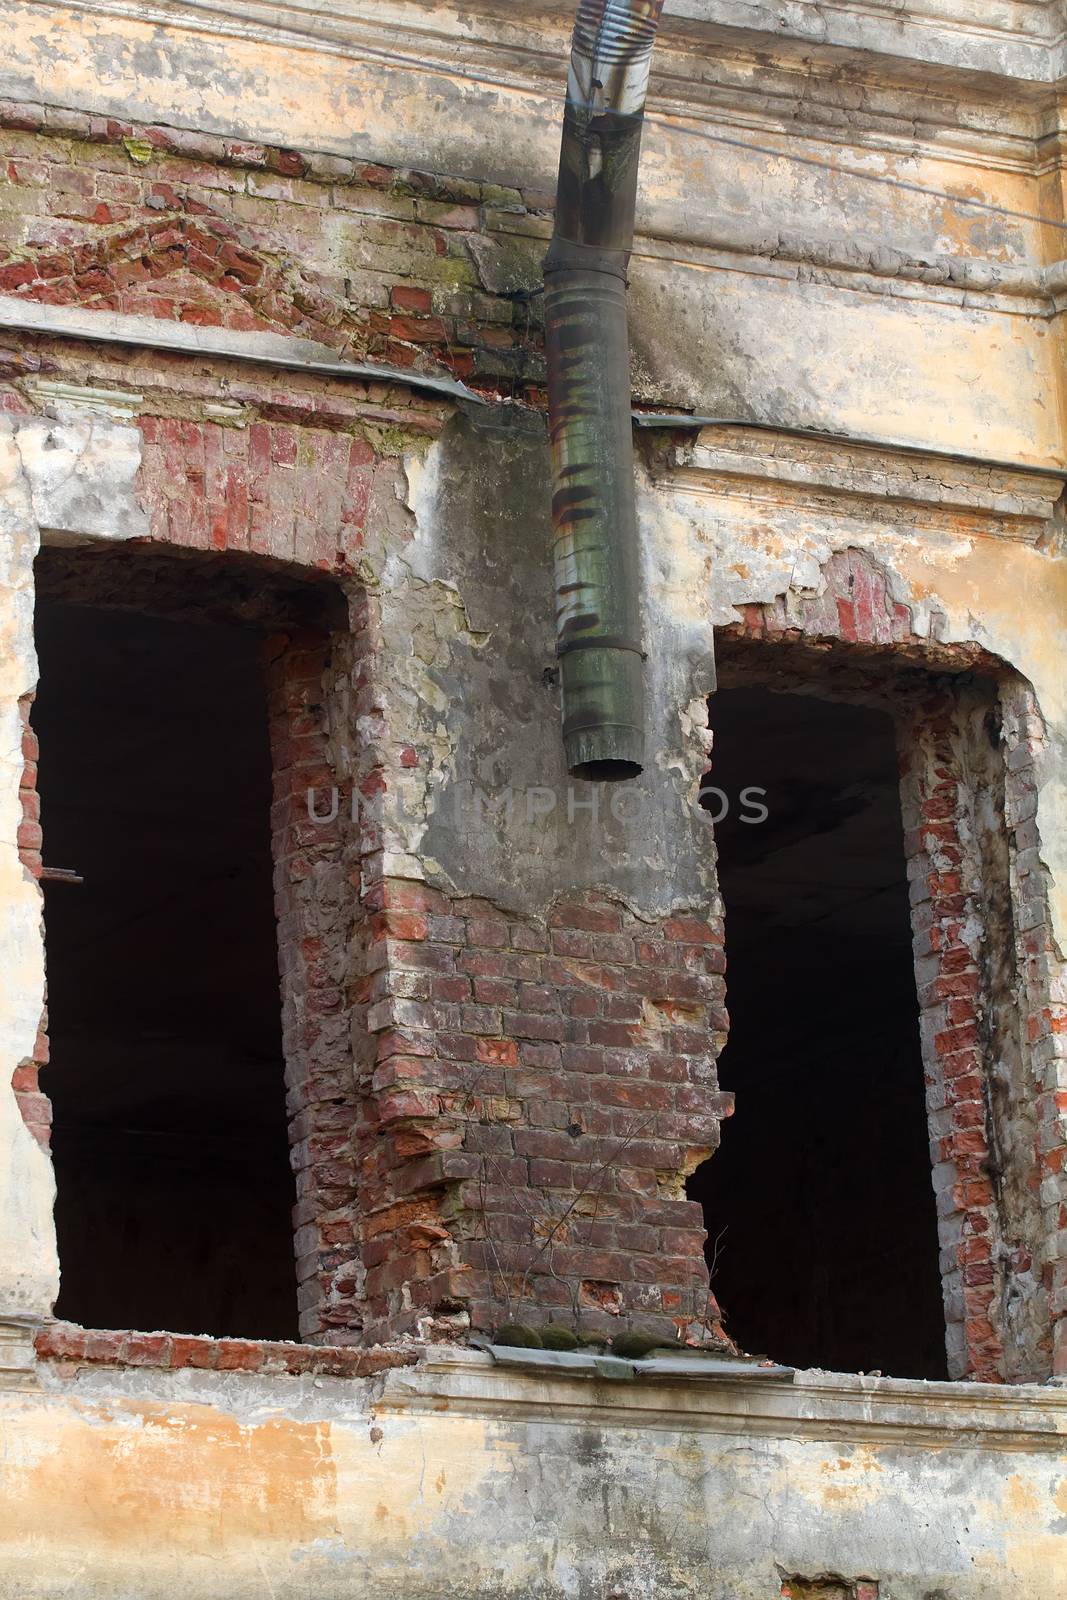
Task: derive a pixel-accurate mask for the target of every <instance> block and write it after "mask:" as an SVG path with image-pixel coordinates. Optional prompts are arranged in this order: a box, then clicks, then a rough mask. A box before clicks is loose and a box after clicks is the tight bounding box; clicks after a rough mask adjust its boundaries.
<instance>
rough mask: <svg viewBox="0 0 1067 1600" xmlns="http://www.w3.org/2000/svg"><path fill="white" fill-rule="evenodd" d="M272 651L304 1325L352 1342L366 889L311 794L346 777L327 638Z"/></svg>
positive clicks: (278, 862)
mask: <svg viewBox="0 0 1067 1600" xmlns="http://www.w3.org/2000/svg"><path fill="white" fill-rule="evenodd" d="M266 649H267V655H268V690H269V695H270V718H271V750H272V756H273V764H274V805H273V809H272V813H271V826H272V834H273V849H274V862H275V906H276V910H277V917H278V946H279V965H280V969H281V981H282V1042H283V1048H284V1052H285V1060H286V1083H287V1086H288V1108H289V1116H290V1125H289V1126H290V1145H291V1159H292V1163H293V1168H294V1172H295V1175H296V1190H297V1198H296V1207H295V1210H294V1230H295V1247H296V1258H297V1279H298V1284H299V1289H298V1303H299V1310H300V1332H301V1336H302V1337H303V1338H306V1339H314V1340H323V1341H325V1340H327V1339H331V1340H335V1341H340V1342H342V1343H344V1342H352V1341H356V1340H358V1339H359V1338H360V1335H361V1331H362V1326H363V1316H362V1296H363V1282H362V1264H361V1261H360V1256H359V1237H358V1222H357V1218H358V1209H359V1202H358V1196H357V1183H356V1167H355V1159H354V1152H353V1149H352V1144H351V1135H352V1130H353V1128H354V1126H355V1122H356V1118H357V1114H358V1100H357V1091H356V1078H355V1072H354V1069H353V1062H352V1046H351V1040H350V1022H349V1016H348V1008H347V1005H346V980H347V970H348V963H349V960H350V954H349V943H350V939H351V935H352V921H353V915H354V901H355V899H356V894H357V891H356V890H355V889H353V888H352V886H351V884H350V882H349V880H348V875H347V872H346V860H345V833H346V829H347V828H348V827H350V824H349V822H348V817H349V816H350V811H349V810H348V808H341V807H340V806H338V814H337V816H336V817H335V818H334V819H333V820H332V821H324V820H320V821H316V822H313V821H311V820H310V818H309V816H308V804H307V796H308V793H309V791H322V792H325V794H326V796H327V801H326V809H327V810H328V809H329V795H330V792H331V789H332V788H334V787H335V786H336V784H337V774H336V773H335V771H334V770H333V768H332V767H331V766H330V763H329V748H328V728H327V726H326V720H327V719H326V710H325V699H326V689H325V684H324V674H325V673H326V672H327V670H328V667H329V661H330V646H329V641H327V640H324V639H323V638H322V637H321V636H316V635H310V636H300V635H296V636H294V637H290V638H277V639H272V640H270V641H269V642H268V644H267V647H266ZM321 815H322V813H320V816H321Z"/></svg>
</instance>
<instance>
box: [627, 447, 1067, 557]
mask: <svg viewBox="0 0 1067 1600" xmlns="http://www.w3.org/2000/svg"><path fill="white" fill-rule="evenodd" d="M651 468H652V476H653V478H654V479H655V480H656V481H658V482H660V483H661V484H663V485H665V486H667V487H669V488H671V489H674V490H676V491H678V492H680V493H682V494H684V495H690V496H696V497H698V498H709V499H714V500H729V499H733V500H743V501H746V502H750V503H753V504H755V503H757V502H758V503H760V504H761V505H775V506H778V507H780V508H783V509H787V510H789V511H791V512H795V511H798V510H804V511H811V512H818V513H819V514H821V515H823V516H827V517H829V518H831V519H843V518H851V519H855V518H860V519H863V520H868V521H874V522H878V523H881V524H884V525H886V530H887V531H890V532H891V531H893V529H894V528H897V529H899V530H900V531H901V532H906V531H908V532H910V531H919V532H925V533H929V532H937V531H941V532H946V533H950V534H953V535H958V534H960V533H966V534H969V535H971V536H974V537H983V536H984V537H989V538H1000V539H1008V540H1011V541H1013V542H1017V543H1022V544H1031V545H1035V544H1040V543H1043V542H1046V541H1048V540H1049V539H1050V536H1051V535H1052V534H1053V532H1054V519H1055V514H1056V506H1057V504H1058V501H1059V499H1060V496H1061V495H1062V493H1063V489H1064V484H1065V482H1067V467H1064V469H1063V471H1062V472H1051V471H1049V470H1048V469H1045V468H1042V469H1035V470H1034V471H1027V470H1026V468H1025V467H1024V466H1021V465H1019V466H1013V465H1010V464H1007V463H1005V464H1004V465H998V464H996V463H989V464H982V463H979V462H978V461H977V460H975V461H970V460H965V459H963V458H952V457H949V456H947V455H945V454H939V453H935V452H931V453H930V454H929V455H925V454H923V453H922V452H921V451H919V450H916V449H914V448H907V449H902V448H896V449H894V447H893V446H892V444H890V443H888V442H887V443H886V444H884V445H879V444H875V443H873V442H872V443H870V444H866V443H861V442H859V441H855V440H844V439H841V440H838V441H832V440H830V439H829V438H825V437H824V438H816V437H808V438H803V437H800V436H798V435H797V434H796V433H790V432H789V431H788V430H782V431H777V430H775V429H774V428H773V427H771V426H767V427H761V428H758V429H756V428H752V427H746V426H744V424H740V423H738V424H734V423H727V422H724V423H722V424H718V425H715V426H711V427H706V428H704V429H702V430H701V431H700V432H699V433H698V434H696V435H695V436H694V437H691V438H690V439H688V440H686V441H685V442H684V443H681V444H677V443H675V444H670V445H667V446H666V447H665V448H661V449H660V450H659V451H658V452H657V451H656V450H655V449H654V450H653V452H652V455H651Z"/></svg>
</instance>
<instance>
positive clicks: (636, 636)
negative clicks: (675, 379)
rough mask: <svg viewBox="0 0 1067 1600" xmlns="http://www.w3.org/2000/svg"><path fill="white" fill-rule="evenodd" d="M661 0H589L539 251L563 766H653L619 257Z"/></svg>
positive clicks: (623, 254) (629, 221) (591, 773)
mask: <svg viewBox="0 0 1067 1600" xmlns="http://www.w3.org/2000/svg"><path fill="white" fill-rule="evenodd" d="M662 5H663V0H580V3H579V6H578V16H577V20H576V22H575V27H574V39H573V43H572V48H571V64H570V75H569V78H568V83H567V105H566V110H565V112H564V118H563V144H562V149H561V151H560V162H559V189H558V194H557V200H556V225H555V231H554V233H553V236H552V243H551V245H550V246H549V251H548V256H547V258H546V260H545V344H546V353H547V357H548V416H549V436H550V441H551V447H552V488H553V495H552V524H553V531H554V540H555V545H554V559H555V576H556V647H557V653H558V655H559V658H560V668H561V679H562V689H563V743H564V749H565V751H566V757H567V767H568V770H569V771H570V772H571V773H572V774H573V775H574V776H576V777H581V778H589V779H593V780H599V781H603V780H617V779H622V778H634V777H636V776H637V775H638V773H639V772H640V771H641V769H642V767H643V765H644V688H643V667H642V659H643V658H642V650H641V618H640V597H639V584H640V552H639V548H638V539H637V508H636V501H635V493H634V459H633V436H632V433H631V424H630V341H629V335H628V331H627V325H626V269H627V265H628V263H629V259H630V250H631V248H632V246H633V235H634V212H635V208H636V202H637V169H638V162H639V159H640V153H641V130H642V125H643V120H644V107H645V95H646V93H647V89H648V76H649V69H650V65H651V60H652V49H653V45H654V44H655V38H656V28H657V26H658V24H659V16H660V10H661V8H662Z"/></svg>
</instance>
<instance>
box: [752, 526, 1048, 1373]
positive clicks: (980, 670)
mask: <svg viewBox="0 0 1067 1600" xmlns="http://www.w3.org/2000/svg"><path fill="white" fill-rule="evenodd" d="M822 576H823V579H824V586H823V588H822V589H821V591H820V592H817V593H811V592H804V593H800V594H797V593H793V592H790V593H788V594H783V595H779V596H777V597H776V598H775V599H774V600H773V601H771V602H769V603H767V604H763V605H748V606H745V607H743V608H742V620H741V621H740V622H739V623H737V624H735V625H734V626H732V627H729V628H726V629H723V630H722V633H721V636H720V637H721V641H722V650H721V654H722V657H723V661H724V666H726V669H727V670H729V667H728V663H729V662H730V661H731V660H734V659H737V660H744V661H745V662H747V663H748V664H749V665H750V666H751V665H754V664H755V665H757V670H759V666H758V663H759V661H760V659H761V658H762V660H763V665H764V666H765V667H767V666H769V665H770V664H771V662H772V661H773V662H775V663H777V664H778V668H779V669H780V668H781V666H782V665H783V664H785V666H786V670H787V671H790V670H792V671H796V672H798V673H801V674H803V675H804V677H805V679H806V680H807V679H810V681H811V686H812V692H818V693H825V694H828V695H830V696H832V697H842V698H851V699H860V700H863V699H866V700H873V701H875V702H880V703H881V704H882V705H883V707H884V708H886V709H889V710H891V711H893V713H894V715H895V720H896V722H897V728H898V741H899V753H900V764H901V767H900V770H901V800H902V809H903V818H904V827H905V848H906V853H907V857H908V875H909V879H910V881H911V898H912V928H913V934H914V948H915V962H916V980H917V990H918V999H919V1008H920V1023H921V1033H922V1048H923V1062H924V1069H925V1074H926V1084H927V1110H928V1116H929V1123H930V1138H931V1159H932V1163H933V1180H934V1188H935V1192H936V1195H937V1205H938V1216H939V1231H940V1238H941V1247H942V1283H943V1289H944V1298H945V1308H946V1325H947V1344H948V1357H949V1370H950V1372H951V1374H952V1376H954V1377H970V1378H975V1379H980V1380H984V1381H989V1382H999V1381H1004V1380H1008V1381H1042V1380H1044V1379H1047V1378H1048V1377H1049V1376H1050V1375H1051V1374H1052V1373H1053V1372H1059V1371H1061V1370H1063V1365H1064V1360H1065V1358H1067V1348H1065V1345H1064V1340H1063V1326H1064V1325H1063V1322H1062V1312H1063V1310H1064V1309H1067V1305H1065V1301H1064V1296H1065V1287H1067V1286H1065V1282H1064V1267H1063V1266H1062V1265H1061V1263H1060V1259H1059V1255H1060V1252H1059V1248H1058V1240H1059V1239H1060V1238H1061V1237H1062V1234H1063V1228H1064V1223H1065V1220H1067V1208H1065V1206H1064V1183H1063V1170H1064V1161H1065V1155H1067V1138H1065V1124H1064V1111H1065V1108H1067V1094H1065V1092H1064V1091H1065V1088H1067V1076H1065V1074H1067V1040H1065V1033H1064V1030H1065V1028H1067V1021H1065V1017H1067V1010H1065V1007H1064V1006H1063V1004H1062V994H1063V988H1062V985H1063V979H1062V976H1061V973H1062V966H1061V963H1060V960H1059V956H1058V952H1057V950H1056V947H1055V943H1054V939H1053V934H1052V927H1051V917H1050V910H1049V897H1048V875H1047V872H1046V869H1045V867H1044V865H1043V863H1042V860H1041V854H1040V840H1039V837H1038V832H1037V825H1036V811H1037V775H1036V765H1037V763H1038V761H1039V759H1040V755H1041V750H1042V746H1043V743H1044V738H1045V733H1044V725H1043V722H1042V719H1041V715H1040V711H1039V708H1038V706H1037V704H1036V700H1035V697H1034V693H1033V690H1032V688H1031V687H1030V685H1029V684H1027V683H1025V682H1024V681H1023V680H1022V679H1020V678H1019V677H1018V675H1017V674H1015V673H1013V672H1011V671H1010V670H1008V669H1005V667H1004V665H1003V663H1001V662H1000V661H998V660H996V659H995V658H992V657H990V656H989V655H988V653H987V652H985V651H984V650H983V649H982V648H981V647H980V646H978V645H976V644H946V643H943V642H940V641H939V640H937V639H936V638H931V637H929V635H928V633H926V632H924V633H920V632H918V631H917V630H916V626H915V618H914V615H913V612H912V609H911V608H910V607H909V606H907V605H905V604H903V603H901V602H900V601H898V600H896V599H895V598H894V596H893V593H892V590H891V586H890V584H889V582H888V580H887V577H886V574H885V572H884V571H883V570H882V569H881V568H880V567H879V565H878V564H877V562H876V561H875V560H873V559H872V558H871V557H870V556H869V555H868V554H867V553H866V552H865V551H862V550H858V549H851V550H845V551H840V552H837V553H835V554H834V555H833V556H832V557H831V558H830V560H829V561H828V562H827V563H826V565H825V567H824V568H823V571H822ZM935 623H936V617H935ZM767 645H770V646H772V647H773V650H774V654H773V656H765V655H764V652H763V650H762V649H760V648H759V647H760V646H767ZM901 669H904V670H903V675H902V672H901ZM915 669H920V670H919V671H916V670H915ZM776 675H778V674H777V669H776ZM905 679H906V682H905ZM727 932H728V930H727ZM1057 983H1058V984H1059V988H1057V987H1056V985H1057ZM1057 995H1059V996H1060V1000H1061V1003H1057V1001H1056V998H1055V997H1056V996H1057Z"/></svg>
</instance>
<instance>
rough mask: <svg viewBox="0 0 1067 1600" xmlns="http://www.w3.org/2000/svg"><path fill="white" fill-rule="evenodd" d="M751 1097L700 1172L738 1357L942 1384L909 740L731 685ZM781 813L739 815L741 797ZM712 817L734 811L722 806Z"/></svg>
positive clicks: (726, 864) (739, 1044) (724, 751)
mask: <svg viewBox="0 0 1067 1600" xmlns="http://www.w3.org/2000/svg"><path fill="white" fill-rule="evenodd" d="M711 723H712V727H713V729H714V737H715V743H714V761H713V769H712V772H711V774H710V775H709V778H708V779H707V780H706V781H707V782H708V783H709V784H713V785H715V786H716V788H718V789H720V790H722V791H723V792H724V793H725V794H726V795H727V796H728V797H729V800H730V810H729V813H728V815H726V816H725V817H724V818H723V819H722V820H721V821H719V822H718V823H717V826H716V830H715V834H716V841H717V845H718V850H719V874H720V886H721V891H722V895H723V900H724V904H725V912H726V947H727V985H728V997H727V999H728V1006H729V1011H730V1017H731V1031H730V1039H729V1044H728V1045H727V1047H726V1050H725V1052H724V1053H723V1057H722V1060H721V1063H720V1072H721V1077H722V1083H723V1087H724V1088H726V1089H729V1090H732V1091H733V1092H734V1093H735V1094H736V1096H737V1109H736V1114H735V1115H734V1117H733V1118H732V1119H731V1120H729V1121H728V1122H726V1123H725V1124H724V1126H723V1134H722V1144H721V1146H720V1148H719V1150H718V1151H717V1152H716V1154H715V1155H714V1156H713V1158H712V1159H711V1160H710V1161H708V1162H706V1163H705V1164H704V1166H703V1167H701V1168H700V1169H699V1170H698V1172H697V1173H696V1174H695V1175H694V1177H693V1179H691V1180H690V1185H689V1193H690V1198H692V1199H697V1200H700V1201H701V1202H702V1204H703V1206H704V1212H705V1219H706V1224H707V1227H708V1230H709V1241H708V1253H709V1261H713V1262H714V1267H715V1271H714V1277H713V1280H712V1288H713V1290H714V1292H715V1293H716V1295H717V1296H718V1298H719V1300H720V1303H721V1304H722V1307H723V1310H724V1313H725V1316H726V1325H727V1328H728V1329H729V1330H730V1331H731V1333H732V1334H733V1336H734V1337H735V1338H736V1339H737V1340H738V1341H739V1342H740V1344H741V1345H742V1347H743V1348H745V1349H747V1350H749V1351H752V1352H758V1353H763V1352H766V1353H768V1354H770V1355H772V1356H774V1357H775V1358H776V1359H779V1360H783V1361H787V1362H790V1363H793V1364H795V1365H797V1366H802V1367H809V1366H810V1367H822V1368H825V1369H829V1370H835V1371H844V1372H855V1371H867V1372H870V1371H875V1370H878V1371H882V1372H884V1373H885V1374H886V1375H889V1376H894V1377H910V1378H944V1377H945V1376H946V1365H945V1327H944V1312H943V1308H942V1298H941V1283H940V1274H939V1269H938V1239H937V1218H936V1211H935V1204H934V1196H933V1190H932V1185H931V1177H930V1157H929V1135H928V1131H927V1122H926V1109H925V1094H924V1083H923V1068H922V1061H921V1056H920V1044H919V1024H918V1000H917V996H916V990H915V977H914V969H913V964H912V950H911V929H910V919H909V910H908V884H907V876H906V867H905V858H904V847H903V831H902V822H901V814H900V799H899V790H898V773H897V759H896V744H895V732H894V727H893V723H892V720H891V719H890V717H889V716H888V715H886V714H884V713H882V712H880V711H877V710H871V709H866V708H862V707H859V706H854V705H846V704H839V703H834V702H831V701H826V700H821V699H817V698H815V697H813V696H808V695H798V694H779V693H772V692H770V691H768V690H765V689H762V688H728V689H723V690H721V691H720V692H719V693H718V694H716V695H715V696H713V697H712V700H711ZM750 785H751V786H758V787H761V788H763V789H766V790H767V795H766V799H765V800H764V802H763V803H764V804H765V805H766V806H767V807H768V809H769V813H770V815H769V817H768V819H767V821H766V822H764V823H762V824H759V825H755V824H752V823H747V822H745V821H743V820H741V819H742V817H744V816H746V815H747V816H751V815H753V807H752V806H751V805H749V806H748V807H743V806H740V805H739V803H738V797H739V795H740V792H741V791H742V790H743V789H745V788H746V787H747V786H750ZM709 798H710V802H711V806H713V807H714V810H715V812H716V813H717V812H718V811H720V810H721V809H722V805H723V802H722V800H721V799H720V798H719V797H718V796H710V797H709Z"/></svg>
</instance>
